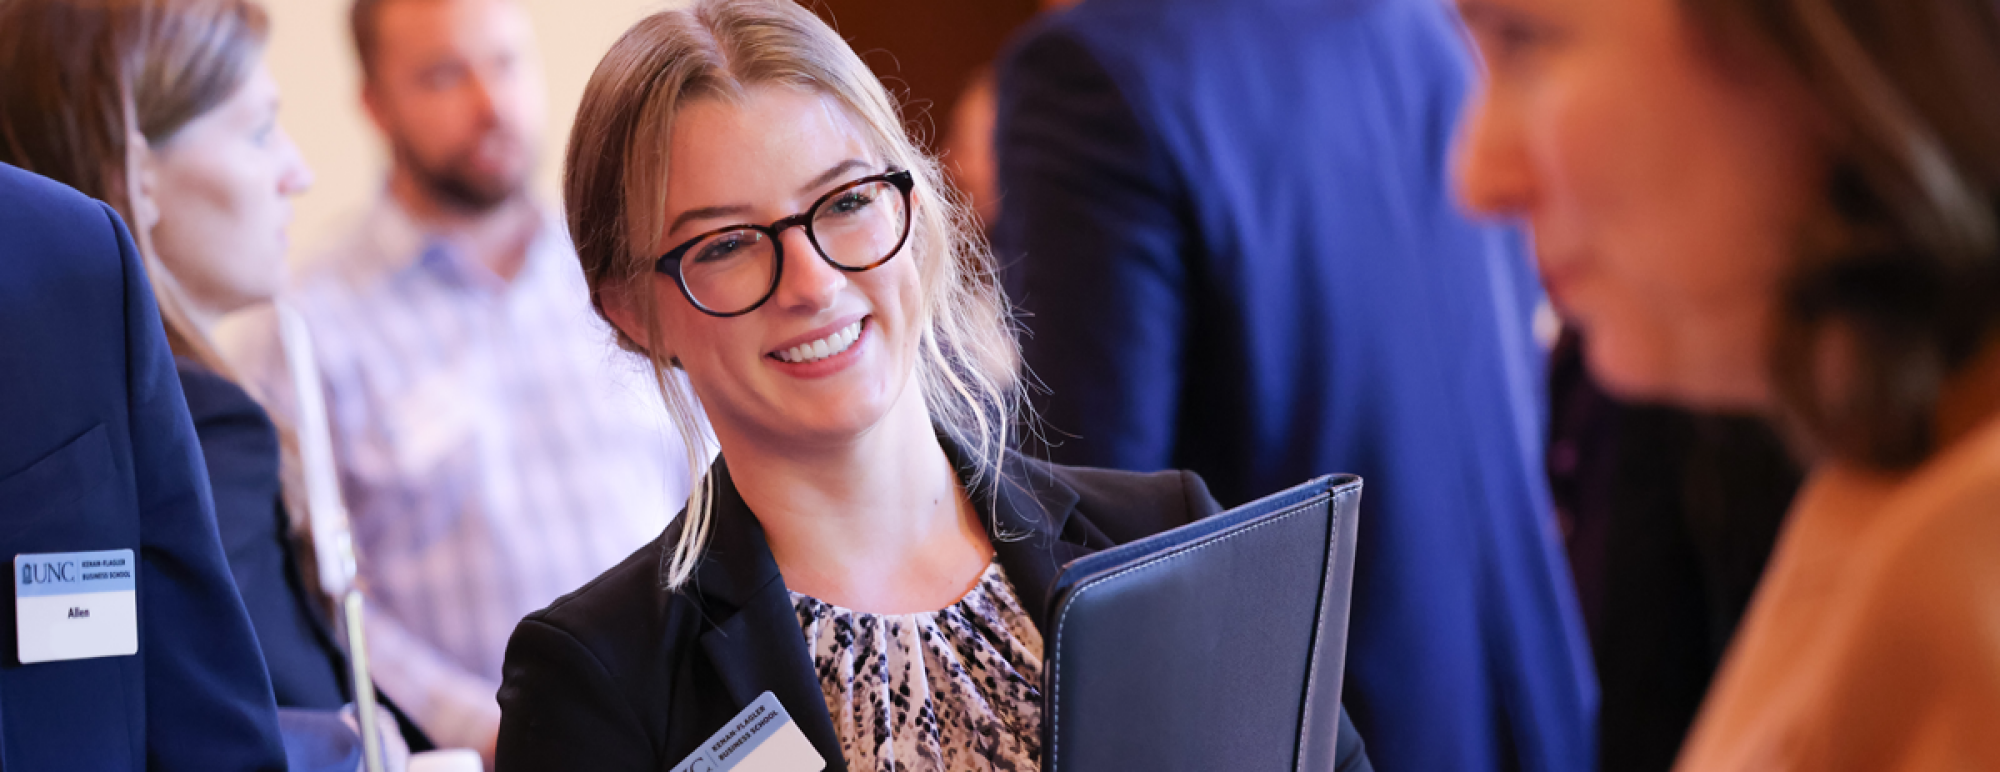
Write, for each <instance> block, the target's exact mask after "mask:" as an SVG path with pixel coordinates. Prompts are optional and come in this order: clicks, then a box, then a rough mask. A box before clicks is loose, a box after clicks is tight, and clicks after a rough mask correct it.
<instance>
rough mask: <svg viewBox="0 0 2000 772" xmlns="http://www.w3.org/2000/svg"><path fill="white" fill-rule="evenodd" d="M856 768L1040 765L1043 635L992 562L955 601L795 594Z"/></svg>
mask: <svg viewBox="0 0 2000 772" xmlns="http://www.w3.org/2000/svg"><path fill="white" fill-rule="evenodd" d="M792 608H793V609H794V610H795V611H797V612H798V616H799V627H800V628H801V629H802V630H804V632H805V636H806V649H807V650H808V651H811V652H812V657H813V666H814V668H815V669H816V670H817V671H818V673H819V684H820V692H821V693H822V694H824V695H825V697H826V708H827V712H828V713H830V714H831V715H832V716H833V726H834V730H835V732H836V733H837V734H839V735H840V748H841V754H842V755H843V756H845V757H846V759H847V766H848V768H849V769H851V770H855V772H868V771H871V770H882V772H888V771H889V770H895V772H906V771H907V772H930V771H931V770H961V769H977V770H989V769H990V770H1013V771H1015V772H1034V770H1039V769H1041V767H1042V761H1041V758H1042V749H1041V744H1042V743H1041V726H1042V634H1041V631H1040V630H1038V629H1037V628H1036V627H1035V623H1034V621H1033V620H1032V619H1031V618H1029V616H1028V613H1027V612H1026V611H1025V610H1023V609H1022V607H1021V602H1020V600H1019V599H1017V598H1016V597H1015V596H1014V586H1013V584H1012V583H1011V582H1009V581H1007V575H1006V573H1005V572H1004V571H1002V570H1001V568H1000V564H998V563H994V564H992V565H990V566H987V568H986V572H985V573H984V574H982V575H981V576H980V579H979V584H978V585H977V586H975V587H973V588H972V591H971V592H968V593H966V595H965V597H964V598H961V599H959V601H958V602H957V603H953V604H951V605H950V606H948V607H946V608H944V609H942V610H939V611H926V612H920V613H915V614H893V615H892V614H864V613H861V612H858V611H851V610H848V609H844V608H841V607H839V606H835V605H832V604H829V603H826V602H823V601H820V600H818V599H816V598H813V597H810V596H807V595H802V594H799V593H797V592H794V593H792Z"/></svg>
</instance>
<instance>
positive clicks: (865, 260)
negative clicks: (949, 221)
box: [653, 170, 916, 317]
mask: <svg viewBox="0 0 2000 772" xmlns="http://www.w3.org/2000/svg"><path fill="white" fill-rule="evenodd" d="M915 185H916V181H915V180H914V179H913V178H912V177H911V175H910V172H909V171H908V170H892V171H890V172H888V173H886V174H878V175H875V176H873V177H863V178H861V179H858V180H855V181H853V182H850V183H847V184H846V185H842V186H840V187H838V188H835V189H834V190H833V192H831V193H828V194H826V195H824V196H820V198H819V200H818V201H814V202H813V205H812V206H811V207H809V208H807V209H806V211H805V212H803V213H801V214H795V215H792V216H790V217H787V218H785V219H782V220H779V221H777V222H774V223H771V224H770V225H749V224H744V225H731V226H728V227H725V228H718V229H716V230H712V231H709V232H707V233H704V234H701V235H699V236H696V237H694V238H692V239H689V240H687V241H686V242H685V243H683V244H681V245H680V246H678V247H674V248H673V249H672V250H671V251H669V252H667V253H666V254H665V255H661V256H660V260H659V262H657V263H654V264H653V270H655V271H659V272H660V273H664V274H666V275H668V276H671V277H673V278H674V283H675V284H677V285H680V288H681V294H682V295H684V296H686V297H687V299H688V302H689V303H692V304H693V305H694V307H695V308H697V309H700V310H701V312H702V313H705V314H708V315H710V316H723V317H729V316H742V315H744V314H747V313H750V312H751V311H755V310H757V307H758V306H761V305H764V301H767V300H770V299H771V296H772V295H774V294H777V291H778V280H779V278H780V277H782V276H783V274H784V272H785V248H784V245H783V244H782V243H781V242H780V241H779V240H778V236H779V235H780V234H782V233H784V232H785V231H787V230H790V229H792V228H794V227H804V228H805V229H806V240H807V241H810V242H812V245H813V249H815V250H817V251H818V252H819V256H820V259H822V260H825V261H826V263H827V265H831V266H833V267H834V268H837V269H839V270H842V271H846V272H848V273H860V272H862V271H866V270H869V269H872V268H877V267H879V266H881V265H882V264H883V263H886V262H889V258H892V257H895V256H896V253H897V252H899V251H902V249H903V242H905V241H908V240H909V237H910V189H911V188H912V187H914V186H915Z"/></svg>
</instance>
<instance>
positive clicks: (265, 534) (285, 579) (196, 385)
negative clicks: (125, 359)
mask: <svg viewBox="0 0 2000 772" xmlns="http://www.w3.org/2000/svg"><path fill="white" fill-rule="evenodd" d="M174 365H175V369H176V370H177V371H178V372H179V374H180V377H181V392H182V393H183V394H185V395H187V403H188V413H189V414H190V415H191V416H192V417H193V418H194V433H195V436H196V437H197V438H199V439H200V440H201V454H202V458H203V460H204V461H206V462H207V467H208V484H209V488H210V490H211V491H213V492H214V495H215V527H216V529H217V530H218V531H220V532H221V535H222V552H223V555H224V556H226V557H227V558H228V559H229V571H230V573H232V574H234V575H235V576H236V589H237V591H238V592H241V593H243V606H244V608H245V609H247V610H248V611H249V612H250V624H251V625H252V626H253V627H254V628H255V629H256V631H257V646H258V648H260V649H262V650H263V652H264V664H265V665H266V666H267V667H268V668H269V669H270V671H271V687H272V689H273V690H275V691H276V692H277V697H278V706H279V707H284V708H319V709H325V710H339V709H340V706H342V705H345V704H347V702H348V700H349V699H351V697H349V695H348V691H350V690H349V689H348V688H346V682H345V679H344V677H343V676H342V675H341V674H342V673H343V672H345V670H346V663H345V660H344V659H343V658H342V655H341V653H340V648H339V647H338V646H336V645H335V644H334V640H333V633H332V631H331V630H330V629H329V628H328V627H327V625H326V623H325V620H322V619H321V618H320V616H319V615H318V614H316V613H314V611H315V609H316V608H317V605H316V603H315V599H314V598H313V595H312V593H311V592H310V591H308V590H307V589H306V586H305V580H304V575H303V574H301V573H300V572H299V561H298V559H297V557H296V556H295V555H294V554H293V546H294V545H293V542H292V540H291V537H290V536H289V531H290V527H291V522H290V518H289V517H288V516H287V515H286V512H285V505H284V502H283V501H282V499H281V498H280V496H279V485H278V430H277V428H276V427H275V426H273V425H272V424H271V418H270V416H269V415H268V414H266V413H265V412H264V408H262V407H260V406H259V405H258V404H257V403H256V402H255V401H253V400H251V399H250V395H249V394H248V393H245V392H244V391H243V389H242V388H241V387H239V386H237V385H236V384H234V383H231V382H230V381H229V380H228V379H226V378H223V377H222V376H221V375H218V374H216V373H215V372H214V371H212V370H209V369H208V368H206V367H203V366H201V365H200V364H199V363H197V362H194V361H192V360H188V359H184V358H180V357H175V358H174Z"/></svg>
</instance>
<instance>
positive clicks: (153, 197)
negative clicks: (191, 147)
mask: <svg viewBox="0 0 2000 772" xmlns="http://www.w3.org/2000/svg"><path fill="white" fill-rule="evenodd" d="M125 164H126V166H125V169H126V177H125V178H126V179H128V180H131V181H132V183H131V188H132V189H131V190H130V191H128V192H127V195H128V196H129V197H130V198H131V201H132V220H133V222H131V223H128V225H130V226H131V228H132V230H134V231H138V232H141V233H145V234H147V236H151V235H152V233H153V228H154V227H155V226H157V225H159V224H160V198H159V187H160V169H159V157H158V156H157V155H154V153H153V148H152V146H151V145H148V144H146V137H145V136H144V135H142V134H140V133H139V132H137V131H134V132H132V133H131V134H130V135H129V136H127V137H126V138H125Z"/></svg>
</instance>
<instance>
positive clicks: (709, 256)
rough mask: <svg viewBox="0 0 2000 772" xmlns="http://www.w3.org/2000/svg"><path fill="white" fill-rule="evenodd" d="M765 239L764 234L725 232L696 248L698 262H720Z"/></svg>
mask: <svg viewBox="0 0 2000 772" xmlns="http://www.w3.org/2000/svg"><path fill="white" fill-rule="evenodd" d="M763 239H764V237H763V235H762V234H757V233H749V232H743V231H738V232H735V233H725V234H722V235H720V236H717V237H715V238H712V239H709V240H708V241H707V242H704V243H703V244H702V245H701V247H700V248H699V249H696V250H695V254H694V261H695V262H696V263H719V262H723V261H727V260H730V259H733V258H736V257H738V256H741V255H743V254H744V253H746V252H748V251H749V250H750V248H751V247H752V246H754V245H755V244H756V243H757V242H759V241H762V240H763Z"/></svg>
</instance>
